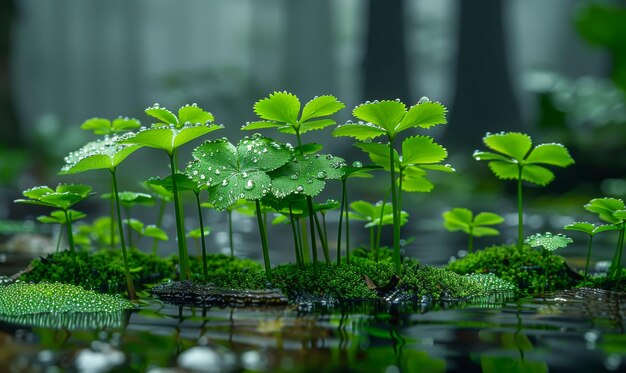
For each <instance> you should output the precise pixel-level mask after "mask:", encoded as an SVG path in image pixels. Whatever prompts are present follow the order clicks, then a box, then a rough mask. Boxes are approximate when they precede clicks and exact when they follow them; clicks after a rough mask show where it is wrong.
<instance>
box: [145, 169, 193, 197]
mask: <svg viewBox="0 0 626 373" xmlns="http://www.w3.org/2000/svg"><path fill="white" fill-rule="evenodd" d="M174 177H175V180H176V189H177V190H181V191H182V190H189V191H192V192H194V193H196V194H197V193H200V187H199V185H198V183H196V182H195V181H193V180H191V178H190V177H189V176H188V175H186V174H182V173H176V174H175V175H174ZM146 184H148V185H158V186H160V187H162V188H164V189H165V190H166V191H167V192H168V193H174V184H173V183H172V175H168V176H167V177H165V178H164V179H161V178H159V177H151V178H150V179H148V180H146ZM203 186H204V185H203Z"/></svg>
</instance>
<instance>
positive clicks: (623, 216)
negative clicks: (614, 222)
mask: <svg viewBox="0 0 626 373" xmlns="http://www.w3.org/2000/svg"><path fill="white" fill-rule="evenodd" d="M613 217H614V218H615V219H618V220H621V221H624V220H626V210H617V211H615V212H614V213H613Z"/></svg>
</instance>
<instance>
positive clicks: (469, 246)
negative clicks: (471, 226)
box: [467, 231, 474, 253]
mask: <svg viewBox="0 0 626 373" xmlns="http://www.w3.org/2000/svg"><path fill="white" fill-rule="evenodd" d="M467 251H468V252H470V253H473V252H474V234H473V233H472V232H471V231H470V234H469V242H468V243H467Z"/></svg>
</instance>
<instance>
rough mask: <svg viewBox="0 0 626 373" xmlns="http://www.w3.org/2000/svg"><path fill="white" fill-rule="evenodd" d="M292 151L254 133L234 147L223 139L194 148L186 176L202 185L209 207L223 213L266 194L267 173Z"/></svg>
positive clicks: (285, 161)
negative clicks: (224, 210)
mask: <svg viewBox="0 0 626 373" xmlns="http://www.w3.org/2000/svg"><path fill="white" fill-rule="evenodd" d="M292 151H293V150H292V149H291V148H290V147H289V146H287V145H285V144H282V143H279V142H277V141H274V140H272V139H270V138H268V137H263V136H260V135H258V134H255V135H253V136H252V137H246V138H244V139H243V140H241V141H240V142H239V144H237V147H235V146H234V145H233V144H231V143H230V142H228V141H227V140H225V139H221V140H215V141H206V142H205V143H204V144H202V145H200V146H199V147H197V148H196V149H194V151H193V158H194V160H193V161H192V162H191V163H190V164H189V165H188V166H187V169H186V173H187V175H189V177H190V178H191V179H192V180H193V181H194V182H196V183H198V184H199V185H206V186H207V187H208V191H209V201H210V202H211V204H212V205H213V206H214V207H215V208H216V209H219V210H223V209H225V208H227V207H229V206H231V205H233V204H235V203H236V202H237V201H238V200H240V199H248V200H257V199H260V198H262V197H263V196H264V195H266V194H267V193H269V191H270V187H271V186H272V180H271V179H270V176H269V175H268V172H269V171H272V170H275V169H277V168H279V167H280V166H282V165H284V164H285V163H287V162H289V160H290V159H291V157H292Z"/></svg>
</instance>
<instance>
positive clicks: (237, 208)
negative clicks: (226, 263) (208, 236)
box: [200, 199, 256, 258]
mask: <svg viewBox="0 0 626 373" xmlns="http://www.w3.org/2000/svg"><path fill="white" fill-rule="evenodd" d="M200 206H201V207H204V208H208V209H215V206H213V205H212V204H211V203H208V202H204V203H202V204H200ZM226 212H227V213H228V247H229V249H230V256H231V258H232V257H234V256H235V246H234V239H233V212H237V213H239V214H242V215H246V216H250V217H254V216H256V208H255V206H251V204H250V202H248V201H246V200H245V199H240V200H239V201H237V202H235V204H234V205H231V206H228V207H227V208H226Z"/></svg>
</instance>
